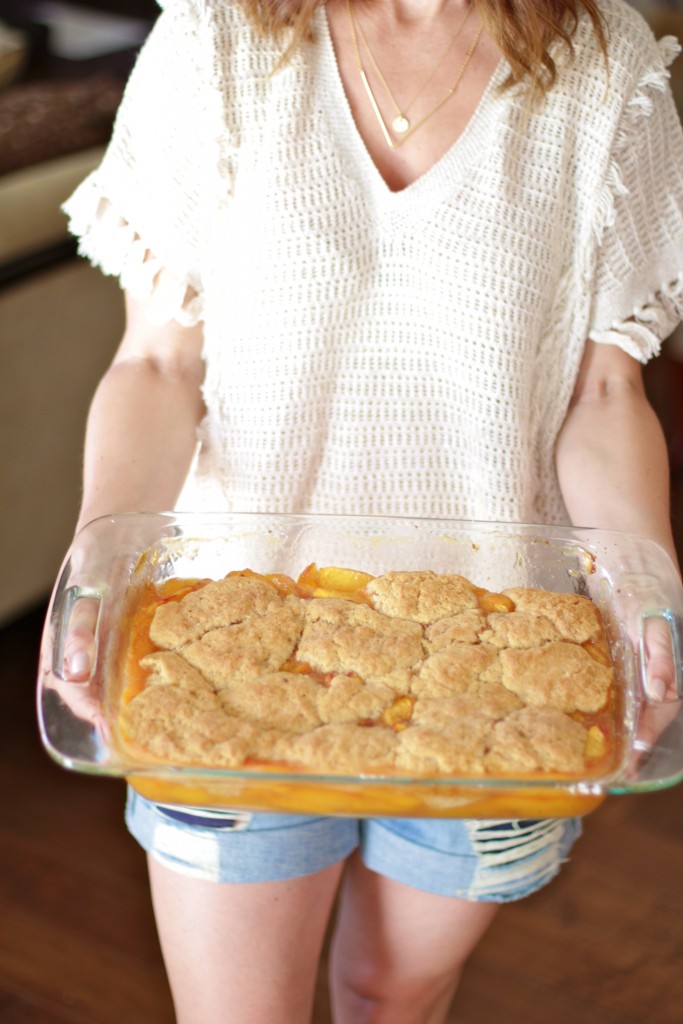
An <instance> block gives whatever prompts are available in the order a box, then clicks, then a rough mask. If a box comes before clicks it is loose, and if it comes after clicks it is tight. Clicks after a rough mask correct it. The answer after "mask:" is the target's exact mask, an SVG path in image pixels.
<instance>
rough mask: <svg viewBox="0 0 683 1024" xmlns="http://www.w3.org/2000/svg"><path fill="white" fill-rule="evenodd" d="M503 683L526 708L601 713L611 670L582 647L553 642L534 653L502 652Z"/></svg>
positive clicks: (529, 651)
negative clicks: (527, 706)
mask: <svg viewBox="0 0 683 1024" xmlns="http://www.w3.org/2000/svg"><path fill="white" fill-rule="evenodd" d="M500 662H501V666H502V669H503V675H502V682H503V685H504V686H506V687H507V688H508V689H509V690H512V692H513V693H516V694H517V695H518V696H519V697H520V698H521V699H522V700H523V701H524V703H525V704H529V705H531V706H533V707H553V708H558V709H559V710H560V711H567V712H571V711H599V710H600V708H603V707H604V706H605V704H606V703H607V697H608V694H609V689H610V686H611V684H612V675H613V674H612V670H611V669H609V668H606V667H605V666H604V665H601V664H600V663H599V662H597V661H595V659H594V658H592V657H591V656H590V654H588V653H587V652H586V651H584V649H583V648H582V647H579V646H577V645H576V644H568V643H565V642H564V641H562V640H554V641H551V643H549V644H544V645H543V646H542V647H535V648H532V649H531V650H518V651H515V650H506V651H501V652H500Z"/></svg>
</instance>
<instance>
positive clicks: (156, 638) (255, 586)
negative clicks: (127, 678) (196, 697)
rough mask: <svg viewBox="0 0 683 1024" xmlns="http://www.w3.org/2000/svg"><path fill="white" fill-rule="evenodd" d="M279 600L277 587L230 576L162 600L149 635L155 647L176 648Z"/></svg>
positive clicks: (263, 610) (264, 609) (269, 607)
mask: <svg viewBox="0 0 683 1024" xmlns="http://www.w3.org/2000/svg"><path fill="white" fill-rule="evenodd" d="M281 604H282V598H281V597H280V596H279V594H278V593H277V591H276V590H274V588H273V587H271V586H270V584H268V583H265V582H264V581H263V580H259V579H253V578H249V577H246V578H245V577H242V576H230V577H227V578H226V579H223V580H216V581H214V582H212V583H207V585H206V586H205V587H202V588H201V590H195V591H193V592H192V593H190V594H187V595H186V596H185V597H184V598H183V600H182V601H170V602H168V603H167V604H162V605H161V606H160V607H159V608H157V610H156V613H155V615H154V619H153V621H152V625H151V627H150V631H149V632H150V637H151V640H152V642H153V643H155V644H156V645H157V647H163V648H165V649H166V650H176V649H177V648H179V647H183V646H184V645H185V644H188V643H190V641H192V640H197V639H198V638H199V637H201V636H203V635H204V633H206V632H208V631H209V630H210V629H215V628H216V627H217V626H229V625H231V624H232V623H235V622H242V621H243V620H244V619H246V618H249V617H250V616H253V615H264V614H265V613H266V612H267V611H269V610H270V609H271V608H273V607H278V606H279V605H281Z"/></svg>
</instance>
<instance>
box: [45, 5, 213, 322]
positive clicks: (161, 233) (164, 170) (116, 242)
mask: <svg viewBox="0 0 683 1024" xmlns="http://www.w3.org/2000/svg"><path fill="white" fill-rule="evenodd" d="M197 2H198V0H164V2H163V3H162V7H163V10H162V12H161V14H160V15H159V17H158V19H157V21H156V23H155V24H154V26H153V27H152V30H151V32H150V34H149V36H148V37H147V40H146V42H145V44H144V46H143V48H142V50H141V51H140V54H139V55H138V59H137V61H136V64H135V67H134V69H133V71H132V74H131V76H130V78H129V81H128V83H127V85H126V89H125V92H124V95H123V99H122V102H121V105H120V107H119V110H118V113H117V116H116V120H115V124H114V129H113V133H112V138H111V141H110V144H109V146H108V148H107V150H106V152H105V155H104V157H103V160H102V162H101V164H100V166H99V167H98V168H97V169H96V170H95V171H94V172H93V173H92V174H91V175H90V176H89V177H88V178H86V179H85V181H84V182H83V183H82V184H81V185H80V186H79V188H78V189H77V190H76V192H75V193H74V194H73V195H72V196H71V197H70V198H69V199H68V200H67V201H66V203H65V204H64V207H63V209H64V211H65V213H66V214H67V216H68V217H69V228H70V230H71V232H72V233H73V234H75V235H76V236H77V237H78V239H79V251H80V253H81V254H82V255H84V256H87V257H88V258H89V259H90V261H91V262H92V263H93V264H94V265H96V266H99V267H100V268H101V269H102V270H103V272H104V273H106V274H112V275H115V276H118V277H119V279H120V281H121V285H122V287H124V288H126V289H128V290H130V292H131V293H132V294H133V295H135V296H136V297H138V298H146V297H149V296H150V295H152V296H153V300H154V305H153V315H155V318H156V319H158V320H159V321H161V322H164V321H167V320H170V319H177V320H178V321H179V322H180V323H182V324H185V325H191V324H194V323H196V322H197V321H198V320H200V319H201V318H202V307H203V301H202V296H203V287H202V252H203V248H204V247H203V244H202V241H203V237H204V234H205V225H206V223H207V216H208V213H207V209H206V204H207V196H208V195H210V194H211V189H210V184H209V181H208V179H209V178H210V176H211V174H212V171H215V168H216V165H217V157H216V154H215V148H216V134H217V133H216V130H215V128H214V126H212V125H209V123H208V118H209V116H210V114H211V112H212V109H213V108H212V102H211V101H212V90H211V85H212V83H211V80H210V70H211V58H210V56H208V55H207V52H206V48H207V43H206V39H205V34H204V32H203V28H202V23H201V13H200V11H199V10H198V8H197ZM214 189H215V186H214Z"/></svg>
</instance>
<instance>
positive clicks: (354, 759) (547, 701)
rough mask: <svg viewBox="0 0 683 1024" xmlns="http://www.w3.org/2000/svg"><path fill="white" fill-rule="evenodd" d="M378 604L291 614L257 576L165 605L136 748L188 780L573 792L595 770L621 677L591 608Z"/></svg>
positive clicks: (431, 585)
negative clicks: (258, 777) (547, 787)
mask: <svg viewBox="0 0 683 1024" xmlns="http://www.w3.org/2000/svg"><path fill="white" fill-rule="evenodd" d="M367 592H368V594H369V595H370V599H371V601H372V603H373V607H370V606H369V605H368V604H364V603H357V602H354V601H353V600H345V599H343V598H341V597H340V598H336V597H333V598H331V597H313V598H302V597H298V596H294V595H292V594H290V595H289V596H287V597H282V596H281V595H280V594H279V593H278V592H277V591H276V590H275V589H274V587H272V586H270V584H268V582H267V581H265V580H264V579H262V578H258V577H253V576H249V575H244V576H234V577H229V578H227V579H226V580H220V581H218V582H216V583H211V584H208V585H206V586H204V587H202V588H201V589H198V590H196V591H192V592H190V593H189V594H186V595H185V596H184V597H179V598H176V599H171V600H168V601H167V602H166V603H162V604H161V605H160V606H159V607H158V608H157V609H156V612H155V614H154V618H153V621H152V626H151V629H150V637H151V639H152V640H153V642H154V644H155V645H156V647H157V648H158V649H157V650H155V651H153V652H152V653H150V654H147V655H146V656H145V657H143V658H142V659H141V661H140V666H141V668H142V669H143V670H144V671H145V673H146V678H145V680H144V684H145V685H144V689H142V691H141V692H140V693H138V694H137V696H134V697H133V698H132V699H131V700H130V702H129V703H128V704H127V705H126V707H124V709H123V711H122V715H121V723H122V734H123V736H124V738H125V741H126V742H128V743H129V744H132V745H133V746H134V747H135V748H136V749H137V750H140V751H144V752H145V753H146V754H147V755H150V756H152V757H154V758H159V759H161V760H165V761H171V762H175V763H178V764H198V765H212V766H215V767H218V768H220V767H226V768H235V767H240V766H244V765H245V764H254V763H256V764H261V765H266V766H267V765H271V766H284V767H285V768H286V767H287V766H289V767H290V768H292V769H293V770H297V769H305V770H308V771H313V772H321V773H336V774H348V775H359V774H361V775H362V774H364V773H368V774H383V773H386V774H394V775H396V774H399V775H403V774H407V775H416V776H430V775H437V776H438V775H440V776H444V775H446V776H455V775H469V776H482V775H487V774H488V775H502V776H515V775H519V774H520V773H521V774H526V773H532V774H533V773H550V774H552V773H556V774H557V773H559V774H562V773H565V774H566V773H570V774H571V773H580V772H581V771H583V770H584V769H585V768H586V765H587V762H588V761H590V760H591V758H593V759H594V758H595V756H596V755H595V750H596V749H599V746H600V745H598V746H596V742H595V741H594V742H592V743H589V742H588V737H589V728H590V730H591V732H590V734H591V735H592V736H593V739H594V740H595V734H596V728H597V727H596V726H595V724H593V722H594V720H593V722H591V721H590V720H589V721H588V723H587V725H586V726H584V725H583V724H581V721H575V720H574V718H578V719H581V716H582V715H585V714H594V713H596V712H600V710H601V709H603V708H605V707H606V706H607V705H608V703H609V699H610V694H611V692H612V689H613V670H612V668H611V665H606V664H605V663H604V662H605V660H606V657H605V655H606V652H607V647H606V643H605V638H604V629H603V627H602V621H601V618H600V615H599V612H598V610H597V608H596V607H595V606H594V605H593V604H592V603H591V602H590V601H588V599H587V598H583V597H579V596H577V595H573V594H555V593H550V592H546V591H537V590H531V589H529V588H515V589H511V590H507V591H505V592H504V594H505V595H507V597H506V598H504V599H503V600H502V601H501V600H500V595H493V596H494V597H495V598H496V599H495V600H492V601H489V602H488V603H487V602H486V600H484V601H483V602H482V601H480V598H481V595H482V593H483V592H482V591H481V590H479V589H478V588H476V587H475V586H474V585H473V584H471V583H470V582H469V581H467V580H464V579H463V578H462V577H459V576H453V575H449V576H438V575H437V574H435V573H432V572H418V573H389V574H387V575H386V576H384V577H378V578H376V579H374V580H372V582H371V583H370V584H369V585H368V587H367ZM488 596H489V597H491V595H488ZM507 598H509V599H510V600H509V601H508V600H507ZM506 609H507V610H506ZM582 645H586V646H585V648H584V646H582ZM570 715H572V716H574V718H572V717H570ZM597 732H598V733H599V734H600V736H599V738H600V740H601V745H602V747H604V746H605V743H604V737H603V736H602V733H600V730H599V729H597ZM591 764H593V761H591Z"/></svg>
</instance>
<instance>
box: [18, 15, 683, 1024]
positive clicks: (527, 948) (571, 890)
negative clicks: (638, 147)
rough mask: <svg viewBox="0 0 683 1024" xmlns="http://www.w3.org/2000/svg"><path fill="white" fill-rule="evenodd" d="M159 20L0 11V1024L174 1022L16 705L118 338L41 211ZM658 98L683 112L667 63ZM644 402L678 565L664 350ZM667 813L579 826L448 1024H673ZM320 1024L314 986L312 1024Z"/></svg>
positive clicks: (118, 326) (113, 872)
mask: <svg viewBox="0 0 683 1024" xmlns="http://www.w3.org/2000/svg"><path fill="white" fill-rule="evenodd" d="M226 2H230V0H226ZM637 6H638V7H639V8H640V9H641V10H642V11H643V13H644V14H645V15H646V17H647V18H648V20H649V21H650V22H651V24H652V26H653V28H654V30H655V32H656V34H657V35H664V34H674V35H677V36H678V37H679V38H682V39H683V5H681V4H674V3H670V4H665V3H657V4H654V3H647V4H646V3H638V4H637ZM157 14H158V6H157V4H156V3H155V2H154V0H118V2H117V0H88V2H86V0H69V2H68V3H67V2H64V3H62V2H52V0H0V382H1V384H2V398H1V399H0V467H1V469H2V477H1V479H2V500H1V501H0V650H1V651H2V656H3V667H4V672H3V688H4V693H5V698H6V701H5V707H4V709H3V712H2V713H1V714H0V807H2V808H3V814H2V815H1V816H0V1024H28V1022H34V1021H35V1022H40V1024H53V1022H54V1024H58V1022H62V1024H120V1022H122V1021H126V1024H166V1022H169V1024H170V1022H171V1021H172V1019H173V1018H172V1011H171V1004H170V997H169V994H168V989H167V986H166V982H165V978H164V972H163V967H162V964H161V957H160V953H159V949H158V944H157V940H156V936H155V932H154V925H153V920H152V915H151V910H150V908H149V902H148V896H147V888H146V876H145V864H144V857H143V855H142V854H141V852H140V851H139V850H138V849H137V847H136V846H135V845H134V843H133V842H132V840H130V839H129V838H128V836H127V834H126V832H125V828H124V826H123V823H122V804H123V798H124V790H123V784H122V783H117V782H109V781H106V782H105V781H100V780H92V779H89V778H85V777H76V776H72V775H67V774H66V773H64V772H63V771H61V770H60V769H58V768H57V767H56V766H54V765H53V764H52V763H51V762H50V761H49V760H48V758H47V756H46V755H45V754H44V753H43V752H42V749H41V747H40V743H39V739H38V736H37V731H36V724H35V712H34V697H33V694H34V686H35V674H36V662H37V651H38V646H39V642H40V631H41V628H42V622H43V617H44V614H45V607H46V601H47V598H48V595H49V593H50V590H51V588H52V585H53V582H54V579H55V577H56V574H57V571H58V569H59V565H60V562H61V560H62V557H63V555H64V553H65V550H66V548H67V546H68V544H69V541H70V537H71V533H72V530H73V524H74V521H75V518H76V513H77V506H78V500H79V492H80V469H81V449H82V438H83V429H84V424H85V417H86V413H87V408H88V404H89V401H90V398H91V396H92V393H93V391H94V388H95V386H96V384H97V381H98V380H99V377H100V376H101V374H102V372H103V371H104V369H105V367H106V366H107V364H108V362H109V360H110V359H111V356H112V354H113V352H114V350H115V348H116V346H117V344H118V341H119V339H120V335H121V330H122V325H123V318H122V302H121V295H120V291H119V288H118V284H117V282H116V281H113V280H111V279H109V278H105V277H104V276H103V275H102V274H101V273H100V272H99V271H96V270H93V269H92V268H91V267H90V266H89V265H88V264H87V263H86V262H85V261H83V260H80V259H78V258H77V256H76V253H75V244H74V242H73V240H71V239H70V238H69V237H68V236H67V232H66V221H65V218H64V216H63V214H62V213H61V212H60V209H59V207H60V204H61V203H62V202H63V200H64V199H66V197H67V196H68V195H69V194H70V193H71V191H72V190H73V189H74V187H75V186H76V185H77V184H78V183H79V182H80V181H81V180H82V179H83V178H84V177H85V176H86V175H87V174H88V172H89V171H90V170H91V169H92V168H94V167H95V166H97V164H98V162H99V159H100V156H101V153H102V150H103V148H104V146H105V145H106V143H107V140H108V138H109V135H110V132H111V126H112V121H113V117H114V114H115V111H116V108H117V106H118V103H119V101H120V97H121V93H122V90H123V86H124V83H125V81H126V78H127V76H128V74H129V71H130V69H131V67H132V64H133V62H134V59H135V55H136V53H137V51H138V49H139V47H140V45H141V43H142V42H143V41H144V38H145V36H146V35H147V33H148V31H149V29H150V27H151V25H152V24H153V21H154V19H155V18H156V16H157ZM672 85H673V88H674V93H675V95H676V97H677V100H678V102H679V107H680V109H683V58H680V59H679V61H678V62H677V63H676V64H675V65H674V66H673V68H672ZM646 382H647V387H648V391H649V394H650V397H651V400H652V402H653V404H654V406H655V408H656V410H657V412H658V414H659V416H660V419H661V421H662V424H663V426H664V429H665V433H666V437H667V443H668V446H669V451H670V456H671V467H672V493H673V516H674V525H675V530H676V536H677V541H678V545H679V552H681V554H682V555H683V336H682V335H681V333H680V332H678V333H677V334H676V335H675V336H674V337H673V338H672V339H670V340H669V341H667V343H666V344H665V346H664V350H663V352H662V355H661V356H660V358H659V359H657V360H655V361H653V363H652V364H650V365H649V366H648V367H647V369H646ZM682 797H683V787H678V788H677V789H674V790H670V791H665V792H661V793H657V794H653V795H648V796H647V797H624V798H616V799H613V800H610V801H608V802H607V803H606V804H605V805H603V807H602V808H600V810H599V811H597V812H595V814H594V815H591V817H590V820H589V821H588V822H587V828H586V835H585V836H584V838H583V840H582V841H581V845H580V847H579V850H580V854H579V855H578V856H577V858H576V860H575V861H573V862H572V864H571V865H570V866H569V867H568V868H567V869H566V871H565V872H564V873H563V874H562V875H561V877H560V879H559V880H558V881H557V882H556V883H555V884H554V885H553V886H551V887H550V888H549V889H548V890H544V891H543V892H542V893H539V894H537V895H536V896H534V897H532V898H531V899H529V900H527V901H523V902H522V903H521V904H519V905H513V906H511V907H509V908H506V910H505V912H504V913H503V914H501V915H500V917H499V919H498V920H497V921H496V923H495V924H494V927H493V928H492V930H491V932H490V933H489V935H488V936H487V937H486V939H485V941H484V943H483V944H482V946H481V947H480V949H479V950H478V951H477V953H476V954H475V957H474V958H473V961H472V963H471V964H470V967H469V970H468V972H467V975H466V977H465V980H464V982H463V986H462V990H461V992H460V994H459V996H458V999H457V1001H456V1005H455V1006H454V1008H453V1015H452V1020H453V1021H454V1022H455V1021H458V1022H460V1024H492V1022H494V1021H495V1022H496V1024H500V1022H503V1024H504V1022H506V1021H515V1022H516V1021H518V1020H520V1019H524V1021H525V1022H526V1024H536V1022H538V1024H547V1021H549V1020H552V1021H553V1024H576V1022H577V1021H580V1022H586V1024H631V1022H633V1024H636V1022H637V1024H643V1022H647V1024H680V1019H681V1006H682V1005H683V975H682V974H681V971H680V963H681V960H682V959H683V925H682V924H681V922H682V921H683V883H682V881H681V877H682V872H681V868H683V814H681V811H682V810H683V799H682ZM329 1020H330V1018H329V1011H328V1009H327V993H326V984H325V979H324V972H323V971H321V973H320V979H319V990H318V992H317V998H316V1011H315V1024H328V1021H329ZM302 1024H303V1022H302Z"/></svg>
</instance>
